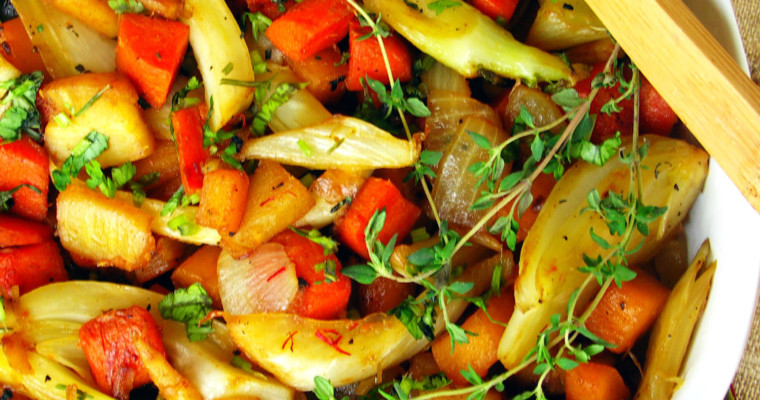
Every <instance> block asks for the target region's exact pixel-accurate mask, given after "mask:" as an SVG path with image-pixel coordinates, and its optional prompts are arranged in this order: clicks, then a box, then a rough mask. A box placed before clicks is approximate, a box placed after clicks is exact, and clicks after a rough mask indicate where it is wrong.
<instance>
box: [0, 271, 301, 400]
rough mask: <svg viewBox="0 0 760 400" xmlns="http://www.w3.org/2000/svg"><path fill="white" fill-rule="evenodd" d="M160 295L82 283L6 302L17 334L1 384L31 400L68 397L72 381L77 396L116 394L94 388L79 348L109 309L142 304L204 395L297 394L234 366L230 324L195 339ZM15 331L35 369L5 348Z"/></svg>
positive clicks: (0, 371)
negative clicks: (166, 310)
mask: <svg viewBox="0 0 760 400" xmlns="http://www.w3.org/2000/svg"><path fill="white" fill-rule="evenodd" d="M161 298H162V296H161V295H159V294H158V293H155V292H151V291H148V290H145V289H140V288H136V287H131V286H125V285H116V284H112V283H104V282H92V281H89V282H81V281H80V282H66V283H62V284H52V285H47V286H45V287H42V288H39V289H37V290H35V291H33V292H30V293H28V294H26V295H24V296H22V297H21V298H20V299H19V300H18V303H13V304H11V303H8V302H6V312H7V316H6V326H7V327H8V328H10V330H11V331H13V332H16V334H11V333H9V332H8V331H6V332H4V333H3V334H2V339H3V342H4V346H3V347H2V349H1V350H0V381H2V382H3V383H4V384H6V385H9V386H10V387H11V388H13V390H14V391H18V392H19V393H21V394H25V395H27V396H30V397H32V398H45V399H60V400H64V399H66V398H67V397H66V395H67V392H66V386H69V385H75V386H76V387H75V396H76V390H77V389H78V390H80V391H81V392H83V393H86V395H85V394H82V396H85V397H87V398H90V396H92V397H91V398H92V399H94V400H101V399H111V397H109V396H106V395H104V394H103V393H101V392H100V391H99V390H97V389H96V388H95V387H94V386H93V385H94V384H93V383H92V382H93V380H92V377H91V375H90V373H89V365H88V364H87V359H86V358H85V357H84V353H83V352H82V350H81V348H79V347H78V346H77V343H78V340H79V339H78V331H79V328H80V327H81V326H82V324H83V323H85V322H86V321H89V320H90V319H92V318H95V317H97V316H98V315H100V314H101V313H102V312H103V310H110V309H121V308H128V307H131V306H139V307H142V308H147V309H149V311H150V313H151V315H152V316H153V318H154V319H155V320H156V323H157V324H158V325H159V328H160V329H161V331H162V332H163V340H164V346H165V349H166V354H167V357H168V360H169V362H170V363H171V364H172V366H173V367H174V369H176V371H177V372H179V374H181V375H182V376H183V377H184V378H186V379H187V380H188V381H189V382H190V383H191V384H192V385H193V386H194V387H195V388H196V389H197V390H198V392H200V394H201V396H202V397H203V398H205V399H215V398H235V397H237V398H262V399H292V398H293V395H294V393H293V390H292V389H290V388H288V387H286V386H284V385H282V384H280V383H278V382H277V381H275V380H274V379H272V378H270V377H267V376H266V375H264V374H261V373H258V372H246V371H244V370H243V369H239V368H236V367H234V366H232V365H231V364H230V360H231V359H232V358H233V352H234V350H235V345H234V344H233V343H232V341H231V340H230V337H229V334H228V331H227V329H226V327H225V326H224V325H223V324H219V323H214V332H213V333H211V334H210V336H209V337H208V339H206V340H203V341H199V342H190V341H189V340H188V339H187V334H186V331H185V327H184V326H183V325H182V324H179V323H177V322H174V321H168V320H165V319H163V318H161V315H160V313H159V310H158V309H159V307H158V302H159V301H161ZM9 305H11V306H10V307H8V306H9ZM16 310H23V313H17V312H16ZM13 335H15V336H18V339H19V343H20V344H23V343H26V346H27V347H24V348H21V349H19V350H21V351H23V352H22V353H21V355H22V357H25V358H26V360H27V361H28V364H29V368H28V369H25V368H19V366H18V365H17V364H14V362H18V359H14V358H13V357H12V356H10V355H9V351H10V350H9V349H10V348H11V347H12V346H5V342H6V339H7V338H9V337H11V336H13ZM8 341H9V342H10V341H11V340H8ZM35 349H36V350H35ZM21 360H23V358H21ZM66 367H70V368H72V369H73V371H72V370H70V369H68V368H66ZM74 371H76V372H74ZM154 372H159V371H156V370H154ZM77 374H79V375H77ZM88 382H89V383H88Z"/></svg>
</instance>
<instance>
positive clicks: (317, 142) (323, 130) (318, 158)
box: [241, 115, 420, 170]
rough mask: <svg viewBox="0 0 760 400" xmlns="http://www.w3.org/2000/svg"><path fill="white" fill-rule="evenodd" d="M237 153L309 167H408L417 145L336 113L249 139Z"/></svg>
mask: <svg viewBox="0 0 760 400" xmlns="http://www.w3.org/2000/svg"><path fill="white" fill-rule="evenodd" d="M241 155H242V157H243V158H246V159H252V158H255V159H260V160H274V161H278V162H280V163H282V164H287V165H299V166H302V167H307V168H309V169H344V170H367V169H377V168H401V167H408V166H410V165H412V164H414V162H415V161H416V160H417V157H419V155H420V148H419V145H418V144H417V143H414V142H409V141H406V140H402V139H398V138H395V137H393V135H391V134H390V133H388V132H386V131H384V130H382V129H380V128H377V127H376V126H374V125H372V124H370V123H369V122H365V121H362V120H360V119H356V118H352V117H346V116H339V115H336V116H333V117H332V118H328V119H327V120H325V121H324V122H321V123H319V124H316V125H311V126H308V127H305V128H301V129H295V130H290V131H283V132H277V133H273V134H271V135H269V136H264V137H261V138H256V139H251V140H249V141H247V142H246V143H245V144H244V145H243V149H242V150H241Z"/></svg>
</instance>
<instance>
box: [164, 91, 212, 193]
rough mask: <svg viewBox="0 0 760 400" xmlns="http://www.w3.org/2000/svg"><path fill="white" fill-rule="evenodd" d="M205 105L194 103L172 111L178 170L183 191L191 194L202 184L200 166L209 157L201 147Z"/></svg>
mask: <svg viewBox="0 0 760 400" xmlns="http://www.w3.org/2000/svg"><path fill="white" fill-rule="evenodd" d="M205 110H206V107H205V106H202V105H196V106H193V107H188V108H183V109H181V110H178V111H175V112H173V113H172V127H173V128H174V136H175V138H176V139H177V153H178V156H179V171H180V176H181V177H182V185H183V186H184V188H185V193H187V194H192V193H195V192H197V191H199V190H200V189H201V187H202V186H203V171H201V167H202V166H203V163H204V162H206V160H207V159H208V158H209V152H208V150H207V149H205V148H203V122H204V120H205V118H206V116H205Z"/></svg>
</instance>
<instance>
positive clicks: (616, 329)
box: [586, 271, 670, 354]
mask: <svg viewBox="0 0 760 400" xmlns="http://www.w3.org/2000/svg"><path fill="white" fill-rule="evenodd" d="M637 272H638V274H637V276H636V278H635V279H634V280H632V281H629V282H623V284H622V287H617V285H611V286H610V287H609V289H607V291H606V292H605V293H604V296H602V299H601V301H600V302H599V305H597V307H596V308H595V309H594V311H593V312H592V313H591V315H590V316H589V318H588V320H586V327H587V328H588V329H589V330H590V331H591V332H593V333H594V334H595V335H597V336H599V337H600V338H602V339H604V340H606V341H608V342H610V343H612V344H615V345H616V347H614V348H611V349H610V351H612V352H613V353H618V354H620V353H625V352H626V351H628V350H629V349H630V348H631V347H633V344H634V343H635V342H636V340H637V339H638V338H639V337H641V335H643V334H644V333H645V332H646V331H648V330H649V328H650V327H651V326H652V324H653V323H654V321H655V320H656V319H657V316H658V315H659V314H660V310H662V307H663V306H664V305H665V301H666V300H667V299H668V295H669V294H670V291H669V290H668V289H667V288H666V287H665V286H663V285H662V284H661V283H660V282H659V281H657V279H655V278H653V277H652V276H650V275H648V274H646V273H644V272H642V271H637Z"/></svg>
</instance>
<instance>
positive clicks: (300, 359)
mask: <svg viewBox="0 0 760 400" xmlns="http://www.w3.org/2000/svg"><path fill="white" fill-rule="evenodd" d="M499 263H501V264H502V267H503V269H504V270H510V271H511V269H512V268H513V266H514V263H513V262H512V254H511V253H504V254H503V255H502V256H498V255H497V256H494V257H492V258H489V259H487V260H484V261H482V262H480V263H478V264H476V265H473V266H470V267H469V268H467V269H466V270H465V272H464V273H463V274H462V275H461V276H460V277H459V278H457V280H460V281H463V282H473V283H474V287H473V289H471V291H470V295H474V294H477V293H481V292H482V291H484V290H485V289H487V288H488V286H489V285H490V282H491V275H492V272H493V268H494V266H495V265H496V264H499ZM466 306H467V303H465V302H463V301H461V300H454V301H451V302H449V303H448V304H447V310H448V313H449V316H450V317H451V319H452V320H456V319H457V318H458V317H459V316H460V315H461V314H462V312H463V311H464V309H465V307H466ZM225 319H226V320H227V326H228V327H229V329H230V335H231V336H232V339H233V340H234V341H235V343H237V345H238V346H240V348H241V349H242V350H243V351H244V352H245V354H246V355H247V356H248V357H249V358H251V359H252V360H254V361H255V362H256V363H257V364H258V365H260V366H262V367H263V368H264V369H266V370H267V371H269V372H271V373H272V374H274V376H276V377H277V378H279V379H280V380H281V381H282V382H284V383H286V384H288V385H290V386H292V387H294V388H296V389H298V390H303V391H308V390H312V389H314V377H316V376H321V377H323V378H326V379H329V380H330V381H331V382H332V384H333V385H335V386H340V385H346V384H349V383H353V382H356V381H359V380H362V379H365V378H368V377H372V376H376V375H377V374H378V373H379V372H381V371H382V370H383V369H385V368H388V367H390V366H393V365H397V364H399V363H401V362H403V361H404V360H407V359H408V358H409V357H411V356H412V355H414V354H416V353H418V352H419V351H421V350H423V349H424V348H425V347H426V346H427V345H428V344H429V342H428V341H427V340H425V339H421V340H415V339H414V338H413V337H412V336H411V335H410V334H409V332H408V331H407V330H406V327H405V326H404V325H403V324H402V323H401V322H400V321H399V320H398V319H396V317H393V316H390V315H387V314H371V315H369V316H366V317H364V318H362V319H361V320H348V319H343V320H334V321H322V320H314V319H308V318H303V317H300V316H298V315H293V314H252V315H240V316H232V315H227V316H226V317H225ZM443 327H444V325H443V318H440V317H439V318H438V319H437V321H436V333H438V332H440V331H441V330H442V329H443Z"/></svg>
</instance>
